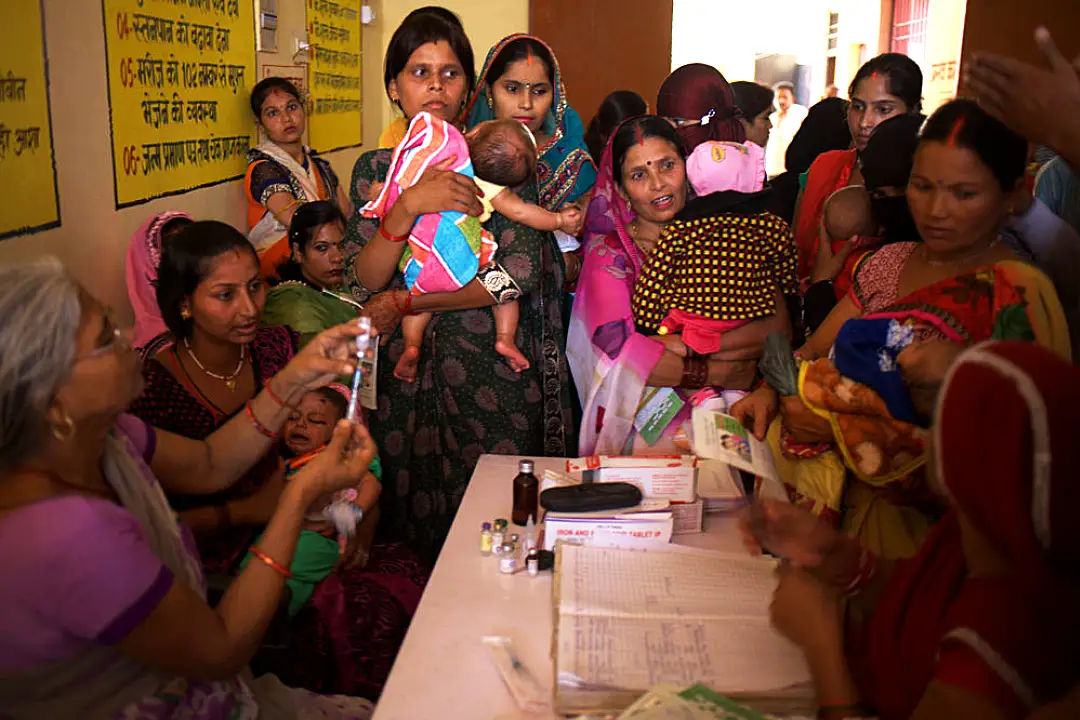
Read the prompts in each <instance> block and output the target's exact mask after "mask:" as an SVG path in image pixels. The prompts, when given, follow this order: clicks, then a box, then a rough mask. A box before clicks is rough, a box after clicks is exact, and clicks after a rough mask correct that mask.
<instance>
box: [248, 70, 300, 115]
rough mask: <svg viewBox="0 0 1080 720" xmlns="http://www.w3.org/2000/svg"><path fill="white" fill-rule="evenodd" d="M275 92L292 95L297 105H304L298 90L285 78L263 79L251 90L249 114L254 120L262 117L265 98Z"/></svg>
mask: <svg viewBox="0 0 1080 720" xmlns="http://www.w3.org/2000/svg"><path fill="white" fill-rule="evenodd" d="M275 90H280V91H281V92H283V93H287V94H289V95H292V96H293V97H294V98H296V101H297V102H298V103H300V104H301V105H303V104H304V98H303V96H302V95H301V94H300V90H299V89H297V87H296V86H295V85H293V84H292V83H291V82H289V81H288V80H286V79H285V78H283V77H268V78H263V79H262V80H260V81H259V82H258V83H256V84H255V87H253V88H251V112H252V114H253V115H255V117H256V119H258V118H261V117H262V106H263V103H264V102H266V96H267V95H269V94H270V93H272V92H273V91H275Z"/></svg>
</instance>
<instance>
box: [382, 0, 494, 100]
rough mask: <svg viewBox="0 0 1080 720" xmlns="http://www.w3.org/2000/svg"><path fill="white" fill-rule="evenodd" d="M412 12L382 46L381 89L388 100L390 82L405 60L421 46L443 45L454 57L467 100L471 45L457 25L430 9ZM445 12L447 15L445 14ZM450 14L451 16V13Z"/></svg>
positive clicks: (472, 76)
mask: <svg viewBox="0 0 1080 720" xmlns="http://www.w3.org/2000/svg"><path fill="white" fill-rule="evenodd" d="M421 10H423V12H421V11H420V10H418V11H414V12H412V13H410V14H409V16H408V17H406V18H405V20H404V21H402V23H401V24H400V25H398V28H397V30H395V31H394V34H393V36H392V37H391V38H390V44H389V45H387V46H386V58H385V60H384V61H383V87H384V89H385V90H386V95H387V97H389V96H390V81H392V80H393V79H394V78H396V77H397V76H398V75H400V74H401V71H402V70H404V69H405V66H406V65H408V64H409V58H410V57H412V54H413V53H414V52H416V51H417V50H418V49H419V48H420V47H422V46H423V45H427V44H428V43H437V42H445V43H447V44H449V45H450V49H451V50H453V51H454V54H455V55H457V59H458V61H459V62H460V63H461V67H462V69H463V70H464V72H465V80H466V84H467V87H466V93H465V97H466V98H468V97H469V95H471V94H472V91H473V88H474V87H475V86H476V65H475V61H474V59H473V51H472V45H470V44H469V38H468V37H466V35H465V31H464V30H463V29H462V27H461V21H460V20H458V21H457V22H452V21H450V20H449V19H448V18H446V17H445V16H444V14H443V13H441V12H436V11H434V10H432V9H431V8H428V9H426V10H425V9H424V8H421ZM446 12H449V11H446ZM451 14H452V13H451Z"/></svg>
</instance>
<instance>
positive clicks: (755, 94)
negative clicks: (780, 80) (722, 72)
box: [731, 80, 779, 123]
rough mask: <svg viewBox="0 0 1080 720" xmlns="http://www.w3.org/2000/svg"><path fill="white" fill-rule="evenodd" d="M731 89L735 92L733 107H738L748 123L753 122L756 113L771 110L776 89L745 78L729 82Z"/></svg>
mask: <svg viewBox="0 0 1080 720" xmlns="http://www.w3.org/2000/svg"><path fill="white" fill-rule="evenodd" d="M777 90H779V88H777ZM731 91H732V92H733V93H735V107H737V108H739V111H740V112H742V116H743V119H744V120H746V122H748V123H753V122H754V119H755V118H757V116H758V115H760V114H761V113H763V112H765V111H766V110H771V109H772V106H773V102H774V101H775V100H776V91H774V90H773V89H772V88H770V87H766V86H764V85H762V84H761V83H756V82H749V81H747V80H739V81H738V82H733V83H731Z"/></svg>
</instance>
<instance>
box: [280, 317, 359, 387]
mask: <svg viewBox="0 0 1080 720" xmlns="http://www.w3.org/2000/svg"><path fill="white" fill-rule="evenodd" d="M362 332H363V331H362V330H361V329H360V326H359V325H358V324H356V323H355V322H349V323H343V324H341V325H337V326H336V327H332V328H330V329H329V330H324V331H323V332H321V333H319V334H318V335H316V336H315V337H314V338H312V339H311V341H310V342H309V343H308V344H307V345H305V346H304V347H303V349H302V350H300V352H298V353H296V355H294V356H293V359H292V360H290V361H289V364H288V365H286V366H285V368H284V369H283V370H282V371H281V372H279V373H278V374H277V375H275V376H274V378H273V382H274V383H275V385H277V384H278V383H280V384H281V387H275V390H277V392H278V394H279V395H280V396H281V397H286V398H287V397H289V396H291V395H293V394H296V393H301V392H307V391H308V390H312V389H314V388H318V387H322V386H323V385H326V384H328V383H331V382H333V381H334V380H335V379H336V378H339V377H341V376H342V375H352V373H353V371H354V370H355V369H356V361H357V358H358V356H357V351H356V338H357V336H359V335H360V334H361V333H362Z"/></svg>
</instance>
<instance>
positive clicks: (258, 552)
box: [248, 545, 292, 579]
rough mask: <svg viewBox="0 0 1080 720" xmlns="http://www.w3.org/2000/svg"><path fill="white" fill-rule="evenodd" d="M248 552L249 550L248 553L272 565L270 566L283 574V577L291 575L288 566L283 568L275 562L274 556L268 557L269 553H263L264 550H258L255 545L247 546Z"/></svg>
mask: <svg viewBox="0 0 1080 720" xmlns="http://www.w3.org/2000/svg"><path fill="white" fill-rule="evenodd" d="M248 552H250V553H251V554H252V555H254V556H255V557H257V558H259V559H260V560H262V561H263V562H264V563H266V564H267V565H269V566H270V567H272V568H274V569H275V570H277V571H278V572H279V573H281V574H282V575H283V576H284V577H285V578H286V579H288V578H291V577H292V573H291V572H289V570H288V568H283V567H281V565H278V563H277V562H276V561H275V560H274V558H272V557H270V556H269V555H267V554H266V553H264V552H263V551H262V550H260V549H259V548H257V547H255V546H254V545H252V546H251V547H249V548H248Z"/></svg>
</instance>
